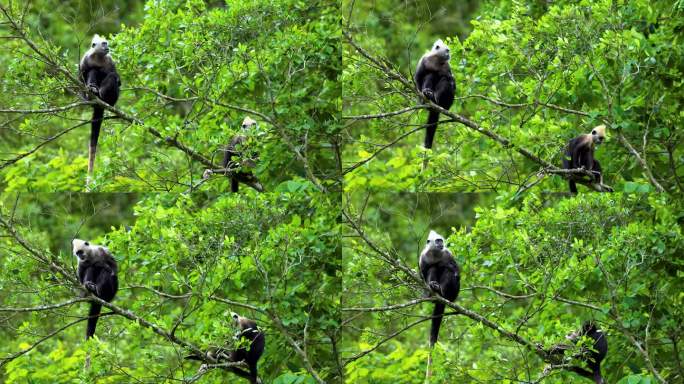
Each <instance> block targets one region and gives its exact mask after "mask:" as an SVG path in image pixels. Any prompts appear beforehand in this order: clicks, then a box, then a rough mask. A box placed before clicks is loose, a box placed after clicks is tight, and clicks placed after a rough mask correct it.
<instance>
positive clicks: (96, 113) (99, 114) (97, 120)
mask: <svg viewBox="0 0 684 384" xmlns="http://www.w3.org/2000/svg"><path fill="white" fill-rule="evenodd" d="M103 117H104V108H102V107H100V106H98V105H96V106H94V107H93V122H92V126H91V128H90V145H89V146H88V177H87V178H86V187H88V186H89V185H90V181H91V180H92V178H93V169H94V168H95V153H96V152H97V139H99V138H100V127H101V126H102V118H103Z"/></svg>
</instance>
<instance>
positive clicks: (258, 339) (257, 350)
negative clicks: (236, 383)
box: [186, 312, 266, 384]
mask: <svg viewBox="0 0 684 384" xmlns="http://www.w3.org/2000/svg"><path fill="white" fill-rule="evenodd" d="M231 317H232V320H233V322H234V323H235V325H236V326H237V328H238V332H237V334H236V335H235V336H236V338H237V339H238V341H239V342H240V344H241V345H242V346H240V347H239V348H237V349H235V350H233V351H230V350H228V349H224V348H215V349H210V350H209V351H208V352H207V355H208V356H209V357H211V358H213V359H216V360H218V361H221V360H224V361H229V362H238V361H244V362H245V363H247V366H248V367H249V372H245V371H244V370H242V369H240V368H238V367H230V368H229V369H230V370H231V371H232V372H233V373H235V374H236V375H238V376H240V377H243V378H245V379H248V380H249V382H250V383H252V384H261V379H260V378H259V374H258V371H257V363H258V362H259V358H261V355H262V354H263V353H264V347H265V345H266V339H265V336H264V333H263V332H261V331H260V330H259V328H258V327H257V324H256V322H255V321H254V320H251V319H248V318H246V317H242V316H240V315H238V314H237V313H234V312H233V313H231ZM245 344H247V345H246V346H245ZM186 359H189V360H204V359H203V358H202V357H200V356H197V355H190V356H187V357H186Z"/></svg>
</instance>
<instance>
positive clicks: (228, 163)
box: [221, 135, 257, 192]
mask: <svg viewBox="0 0 684 384" xmlns="http://www.w3.org/2000/svg"><path fill="white" fill-rule="evenodd" d="M245 141H247V137H245V136H243V135H238V136H235V137H233V139H232V140H231V141H230V143H229V144H228V146H227V147H226V150H225V153H224V154H223V161H222V162H221V165H222V166H223V168H233V167H238V166H239V165H240V164H238V163H237V162H235V161H233V159H234V158H239V157H240V151H239V150H240V147H241V146H242V145H243V143H244V142H245ZM248 165H252V166H253V164H248ZM241 182H243V183H244V182H257V179H256V177H254V174H253V173H252V172H246V171H243V170H239V171H236V172H235V173H234V174H233V176H231V178H230V190H231V192H237V191H238V190H239V188H240V183H241Z"/></svg>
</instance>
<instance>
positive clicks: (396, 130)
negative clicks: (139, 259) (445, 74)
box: [343, 0, 684, 193]
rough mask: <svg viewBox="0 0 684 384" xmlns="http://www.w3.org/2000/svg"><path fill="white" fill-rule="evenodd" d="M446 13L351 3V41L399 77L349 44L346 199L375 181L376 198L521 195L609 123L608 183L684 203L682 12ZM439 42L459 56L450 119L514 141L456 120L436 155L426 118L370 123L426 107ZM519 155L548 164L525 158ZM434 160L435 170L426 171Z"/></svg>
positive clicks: (432, 5) (643, 5)
mask: <svg viewBox="0 0 684 384" xmlns="http://www.w3.org/2000/svg"><path fill="white" fill-rule="evenodd" d="M441 3H442V2H436V1H432V2H415V3H414V2H406V3H403V4H402V6H400V7H397V6H396V4H395V2H393V1H375V2H365V3H359V2H347V5H345V6H343V15H345V16H347V15H348V16H349V19H348V20H344V22H343V23H344V24H345V25H347V24H348V27H347V31H348V33H349V37H350V38H351V40H352V42H353V44H356V45H358V46H359V47H360V48H361V49H363V50H365V51H366V52H367V53H369V54H370V55H371V56H372V57H374V58H375V59H378V60H380V62H384V63H387V65H388V66H389V68H390V69H391V70H389V69H386V68H383V67H382V66H379V65H376V64H373V63H371V62H370V59H369V58H367V57H364V56H363V55H362V54H361V53H360V52H359V51H358V49H357V48H356V47H354V45H353V44H351V43H349V41H347V44H345V48H344V72H343V89H344V115H345V118H347V119H351V120H348V121H349V123H348V125H347V126H348V131H349V133H350V135H349V137H351V140H350V144H349V145H347V146H346V147H345V156H344V161H345V168H346V170H347V171H351V172H347V174H346V181H347V183H346V188H348V189H354V188H356V187H357V186H359V185H362V184H363V183H366V182H368V183H370V185H371V186H373V187H375V188H378V189H386V188H391V189H398V190H405V189H413V190H430V191H454V190H460V191H463V190H468V191H482V190H496V191H511V190H513V191H515V190H517V189H518V188H520V187H521V186H522V185H524V184H529V183H531V182H534V181H537V179H538V178H539V175H538V174H537V173H538V172H539V171H540V170H543V171H548V168H549V167H548V164H552V165H555V166H557V167H559V166H560V164H561V152H562V149H563V147H564V145H565V144H566V143H567V141H568V140H569V139H571V138H573V137H575V136H577V135H579V134H583V133H588V132H589V131H590V130H591V128H592V127H593V126H595V125H598V124H607V125H608V142H607V143H606V144H604V145H603V146H601V148H599V149H598V151H597V157H598V159H599V160H600V161H601V163H602V167H603V169H604V172H605V173H606V178H605V181H606V182H607V184H609V185H612V186H613V187H614V188H615V189H616V190H620V191H625V192H634V191H640V192H643V191H654V190H658V189H659V188H660V186H662V188H663V189H664V190H667V191H678V192H680V193H681V192H682V184H681V177H682V176H683V174H682V172H683V170H682V167H681V165H682V163H683V162H684V157H683V156H684V150H683V147H682V134H681V129H679V128H680V127H681V126H682V124H683V123H684V121H683V120H682V114H681V110H682V106H683V104H684V99H683V97H684V88H682V87H683V84H682V81H681V79H682V73H684V41H683V40H682V31H683V30H684V21H683V20H684V17H682V15H683V14H684V7H683V5H682V4H681V2H680V1H654V2H652V1H646V0H641V1H630V2H617V1H610V0H603V1H579V2H578V1H554V2H546V1H531V2H516V1H498V2H484V3H483V4H482V5H481V6H480V7H479V8H477V7H474V6H472V5H471V4H470V3H469V2H453V4H452V5H450V6H449V8H447V6H444V5H442V4H441ZM352 6H353V8H352ZM350 8H352V9H350ZM453 8H457V9H458V11H459V12H460V13H464V14H465V17H466V18H468V19H470V25H469V26H470V27H471V28H472V30H471V31H469V30H467V29H466V28H465V27H464V26H463V24H462V23H456V22H454V20H453V15H454V14H459V12H456V11H455V10H454V9H453ZM466 36H467V37H466ZM438 38H441V39H444V40H445V41H446V43H447V44H449V45H450V47H451V52H452V57H451V68H452V72H453V74H454V77H455V80H456V101H455V103H454V105H453V106H452V108H451V111H452V112H454V113H457V114H459V115H461V116H465V117H467V118H469V119H471V120H472V121H473V122H474V123H475V124H477V125H478V126H479V127H480V128H482V129H483V130H486V131H487V132H491V133H494V134H497V135H499V136H500V137H503V138H504V139H506V140H508V142H507V144H505V145H503V144H502V143H501V142H498V141H496V140H494V139H493V138H492V137H490V136H487V135H483V134H482V133H479V132H477V131H475V130H474V129H472V128H469V127H467V126H465V125H463V124H461V123H458V122H453V121H452V122H447V123H444V124H442V125H440V126H439V128H438V129H437V135H436V139H435V146H434V148H433V150H432V151H431V152H430V153H429V154H425V153H424V152H425V150H424V149H423V148H422V145H421V144H422V137H423V135H424V133H423V132H424V131H423V130H422V129H420V125H421V124H424V123H425V121H426V119H427V111H425V110H424V109H413V110H409V111H406V112H404V113H399V114H395V115H390V116H383V117H376V118H371V119H369V118H367V117H360V115H368V114H382V113H389V112H394V111H400V110H403V109H405V108H407V107H412V106H416V105H418V104H420V102H419V100H418V95H417V94H416V92H415V90H414V89H413V88H412V87H411V86H410V84H412V74H413V72H414V70H415V66H416V63H417V62H418V59H419V58H420V57H421V55H422V54H423V53H424V52H425V51H426V50H428V49H429V48H430V47H431V45H432V43H433V42H434V41H435V40H436V39H438ZM394 71H398V72H399V74H400V75H401V76H403V77H405V78H406V79H408V80H409V81H410V83H409V85H406V84H402V83H401V82H400V81H398V80H397V77H396V76H394ZM354 117H356V118H354ZM442 119H443V120H448V117H445V116H444V115H443V116H442ZM412 130H416V131H415V132H414V133H410V132H411V131H412ZM404 135H406V136H404ZM388 144H389V147H387V148H385V147H384V146H385V145H388ZM520 148H521V149H524V150H526V151H528V152H529V153H531V154H533V155H535V156H537V157H538V158H540V159H541V162H540V161H537V160H535V159H531V158H529V157H526V156H523V155H521V154H520V152H518V149H520ZM632 149H633V150H634V151H632ZM375 154H377V156H376V157H374V158H373V160H371V161H369V162H367V163H365V164H364V165H362V166H360V167H355V166H356V165H358V164H357V163H359V162H361V161H363V160H366V159H369V158H371V156H373V155H375ZM426 155H427V156H429V158H430V166H429V167H428V169H427V170H426V172H422V173H421V172H420V167H421V163H422V160H421V159H422V158H423V157H424V156H426ZM641 161H643V164H642V163H641ZM544 162H545V163H544ZM649 173H652V174H653V179H652V180H651V178H650V177H649V175H648V174H649ZM543 174H544V175H545V176H546V177H545V178H544V179H543V180H542V182H541V183H540V184H537V185H536V186H535V188H542V189H549V190H554V191H558V190H565V189H566V188H567V187H566V182H565V181H564V180H563V179H562V178H561V177H560V176H554V175H552V174H547V173H543Z"/></svg>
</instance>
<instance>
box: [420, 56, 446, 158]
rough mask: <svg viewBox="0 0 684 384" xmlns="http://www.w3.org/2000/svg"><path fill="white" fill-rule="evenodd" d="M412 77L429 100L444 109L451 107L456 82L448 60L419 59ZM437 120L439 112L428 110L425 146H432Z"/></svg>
mask: <svg viewBox="0 0 684 384" xmlns="http://www.w3.org/2000/svg"><path fill="white" fill-rule="evenodd" d="M435 60H436V59H435ZM414 79H415V82H416V87H417V88H418V91H419V92H421V93H422V94H423V95H425V97H427V98H428V99H429V100H430V101H432V102H433V103H435V104H437V105H439V106H440V107H442V108H444V109H449V108H451V105H452V104H453V103H454V96H455V94H456V83H455V81H454V76H453V75H452V74H451V68H450V67H449V62H448V61H447V62H444V63H436V62H435V63H432V62H429V61H428V60H427V59H421V60H420V63H419V64H418V67H417V69H416V74H415V76H414ZM438 121H439V112H437V111H433V110H430V111H429V114H428V120H427V124H426V128H425V129H426V130H425V143H424V146H425V148H432V142H433V141H434V138H435V132H437V122H438Z"/></svg>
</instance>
